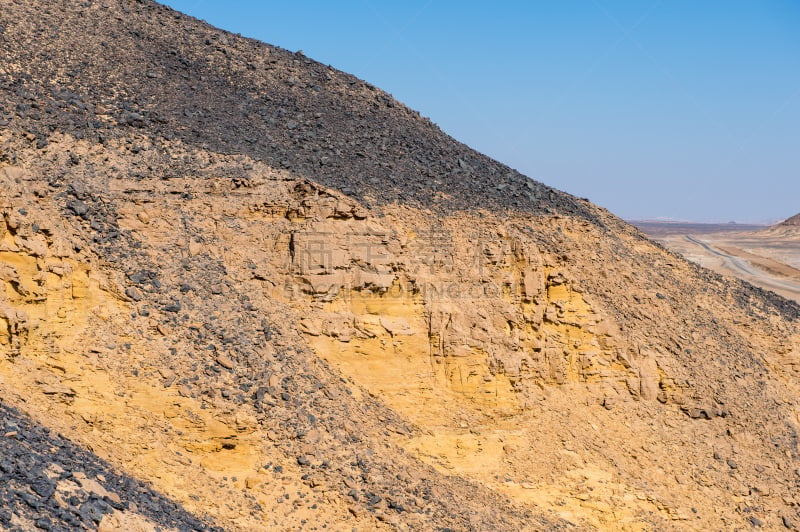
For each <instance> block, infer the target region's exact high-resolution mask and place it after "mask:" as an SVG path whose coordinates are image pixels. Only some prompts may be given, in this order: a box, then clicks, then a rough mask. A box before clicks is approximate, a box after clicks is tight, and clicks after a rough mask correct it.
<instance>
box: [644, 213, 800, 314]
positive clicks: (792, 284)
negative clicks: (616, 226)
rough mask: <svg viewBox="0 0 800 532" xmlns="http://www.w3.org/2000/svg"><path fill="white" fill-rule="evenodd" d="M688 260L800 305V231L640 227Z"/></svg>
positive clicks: (671, 225)
mask: <svg viewBox="0 0 800 532" xmlns="http://www.w3.org/2000/svg"><path fill="white" fill-rule="evenodd" d="M635 225H637V227H639V228H640V229H641V230H642V231H644V232H646V233H647V234H649V235H650V236H651V237H652V238H654V239H655V240H657V241H659V242H661V243H662V244H664V245H665V246H666V247H668V248H669V249H671V250H673V251H675V252H677V253H680V254H681V255H683V256H684V257H686V258H687V259H689V260H691V261H693V262H696V263H698V264H700V265H701V266H704V267H706V268H709V269H712V270H714V271H716V272H718V273H721V274H724V275H733V276H735V277H739V278H740V279H743V280H745V281H747V282H749V283H752V284H754V285H756V286H759V287H761V288H764V289H766V290H771V291H773V292H775V293H777V294H780V295H781V296H783V297H785V298H787V299H792V300H794V301H797V302H800V231H798V230H786V229H785V228H780V229H778V228H765V227H758V226H744V227H743V226H736V225H730V224H725V225H717V224H674V223H641V224H639V223H637V224H635Z"/></svg>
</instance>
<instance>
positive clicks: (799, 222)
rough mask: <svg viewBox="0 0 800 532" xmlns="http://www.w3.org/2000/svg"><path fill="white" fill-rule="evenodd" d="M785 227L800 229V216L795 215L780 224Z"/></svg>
mask: <svg viewBox="0 0 800 532" xmlns="http://www.w3.org/2000/svg"><path fill="white" fill-rule="evenodd" d="M778 225H781V226H784V227H798V226H800V214H795V215H794V216H792V217H791V218H787V219H786V220H784V221H782V222H781V223H780V224H778Z"/></svg>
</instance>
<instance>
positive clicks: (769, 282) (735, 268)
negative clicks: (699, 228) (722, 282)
mask: <svg viewBox="0 0 800 532" xmlns="http://www.w3.org/2000/svg"><path fill="white" fill-rule="evenodd" d="M685 238H686V240H688V241H689V242H691V243H693V244H695V245H697V246H700V247H701V248H703V249H704V250H705V251H707V252H708V253H710V254H712V255H715V256H717V257H720V258H721V259H722V262H723V265H724V266H725V268H727V269H728V270H730V271H731V272H733V273H734V274H736V275H737V276H739V277H742V278H744V279H745V280H749V279H748V277H750V278H752V279H753V280H755V281H757V282H758V284H761V285H764V287H765V288H771V289H773V290H781V291H786V292H789V293H791V294H793V295H794V299H796V300H800V284H798V283H794V282H792V281H788V280H783V279H778V278H776V277H773V276H771V275H769V274H768V273H766V272H764V271H762V270H759V269H758V268H755V267H753V265H751V264H750V263H749V262H748V261H747V260H745V259H742V258H740V257H736V256H734V255H730V254H728V253H725V252H724V251H721V250H719V249H716V248H714V247H712V246H711V245H709V244H708V243H706V242H703V241H702V240H700V239H698V238H695V237H693V236H691V235H686V237H685Z"/></svg>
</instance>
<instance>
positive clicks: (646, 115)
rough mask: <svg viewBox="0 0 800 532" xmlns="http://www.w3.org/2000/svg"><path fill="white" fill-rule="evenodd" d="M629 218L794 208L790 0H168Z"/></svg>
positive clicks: (715, 216) (797, 137)
mask: <svg viewBox="0 0 800 532" xmlns="http://www.w3.org/2000/svg"><path fill="white" fill-rule="evenodd" d="M163 3H165V4H166V5H169V6H171V7H173V8H175V9H178V10H180V11H183V12H185V13H188V14H190V15H193V16H195V17H198V18H201V19H204V20H206V21H208V22H209V23H211V24H213V25H215V26H218V27H221V28H223V29H226V30H230V31H233V32H238V33H241V34H243V35H246V36H248V37H254V38H257V39H260V40H262V41H265V42H269V43H271V44H275V45H278V46H281V47H283V48H287V49H289V50H292V51H295V50H303V52H304V53H305V54H306V55H307V56H309V57H311V58H314V59H316V60H318V61H321V62H323V63H326V64H330V65H332V66H334V67H336V68H338V69H340V70H344V71H347V72H350V73H352V74H355V75H357V76H358V77H360V78H363V79H365V80H367V81H369V82H370V83H373V84H375V85H377V86H379V87H381V88H383V89H384V90H386V91H388V92H390V93H391V94H392V95H393V96H395V97H396V98H397V99H398V100H400V101H402V102H403V103H405V104H407V105H409V106H410V107H413V108H415V109H417V110H419V111H420V112H421V113H422V114H423V115H425V116H428V117H430V118H431V120H433V121H434V122H435V123H436V124H438V125H439V126H440V127H441V128H442V129H444V130H445V131H446V132H447V133H449V134H450V135H452V136H453V137H455V138H457V139H458V140H460V141H462V142H465V143H467V144H469V145H470V146H472V147H474V148H476V149H478V150H479V151H482V152H484V153H486V154H488V155H490V156H492V157H494V158H496V159H498V160H500V161H503V162H504V163H506V164H508V165H510V166H512V167H514V168H516V169H518V170H520V171H521V172H522V173H524V174H526V175H529V176H531V177H533V178H535V179H538V180H540V181H542V182H544V183H547V184H548V185H551V186H554V187H556V188H559V189H562V190H565V191H567V192H570V193H573V194H576V195H579V196H582V197H588V198H589V199H591V200H592V201H594V202H595V203H598V204H600V205H602V206H604V207H606V208H608V209H610V210H611V211H612V212H614V213H616V214H618V215H619V216H622V217H624V218H628V219H644V218H658V217H664V218H673V219H684V220H693V221H729V220H737V221H741V222H745V221H762V222H763V221H771V220H776V219H780V218H785V217H788V216H790V215H793V214H795V213H798V212H800V1H797V0H528V1H525V2H520V1H505V2H503V1H498V2H486V1H473V0H462V1H451V0H406V1H402V2H400V1H394V0H352V1H338V2H333V1H321V0H317V1H312V0H292V1H284V2H270V1H263V0H262V1H246V0H227V1H224V2H222V1H219V2H218V1H211V0H167V1H165V2H163Z"/></svg>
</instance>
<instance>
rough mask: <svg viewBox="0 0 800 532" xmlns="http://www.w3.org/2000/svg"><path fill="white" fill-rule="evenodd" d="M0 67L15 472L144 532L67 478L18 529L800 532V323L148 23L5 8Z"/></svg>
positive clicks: (154, 11) (557, 196) (386, 101)
mask: <svg viewBox="0 0 800 532" xmlns="http://www.w3.org/2000/svg"><path fill="white" fill-rule="evenodd" d="M0 54H2V61H1V62H0V127H2V129H0V182H1V183H2V186H0V212H2V216H1V217H0V220H2V221H0V282H1V283H2V284H0V286H2V288H3V291H0V392H1V393H0V397H2V401H3V405H4V406H3V408H4V410H3V415H4V418H3V419H4V423H5V428H6V432H7V433H12V432H16V433H17V434H15V435H13V436H14V437H8V436H6V439H5V440H4V441H3V445H4V446H5V447H4V449H5V448H8V449H11V451H10V452H19V450H20V449H22V448H25V447H26V446H28V445H30V443H29V441H28V439H29V438H31V439H34V440H36V441H39V440H40V439H41V438H42V437H43V436H41V437H40V436H39V435H41V434H47V432H46V431H47V430H49V431H51V433H54V437H55V435H59V434H60V435H63V436H64V437H66V438H67V439H68V440H69V442H70V443H60V444H61V445H73V446H79V447H81V448H82V449H83V450H79V449H77V448H76V451H75V452H82V453H84V454H83V455H82V456H84V460H85V461H86V463H89V464H90V465H89V466H87V471H86V472H85V473H84V476H88V477H90V479H91V480H93V481H94V482H95V483H98V484H100V485H101V487H103V486H104V488H103V489H106V490H107V491H108V492H110V493H113V494H114V495H113V496H110V495H106V497H108V499H109V500H111V501H112V502H115V504H116V505H117V506H118V507H119V508H115V507H114V506H113V505H111V504H110V503H108V502H107V501H106V500H105V499H102V497H100V498H101V500H104V502H105V503H106V504H107V505H108V506H110V508H106V507H102V508H101V510H105V511H106V513H103V512H102V511H101V512H100V514H101V515H97V512H95V513H94V514H92V515H90V516H89V517H88V518H87V519H83V517H81V515H80V507H81V506H80V504H78V503H81V500H75V501H72V502H75V503H76V504H72V502H71V501H70V499H69V497H64V496H63V495H61V494H60V492H58V490H56V491H54V492H50V490H49V489H46V490H42V489H37V484H36V482H35V480H36V479H41V478H44V477H46V478H47V479H49V480H48V482H50V483H54V482H56V480H55V479H56V478H59V476H60V475H62V473H60V472H59V471H58V469H64V468H65V467H72V466H65V465H63V464H61V465H58V467H55V466H53V465H52V464H51V462H52V460H51V461H50V462H48V461H47V460H46V459H44V458H42V460H41V466H40V467H39V469H38V470H39V473H37V475H34V477H35V478H30V479H29V478H22V477H20V476H19V475H17V476H16V477H13V478H14V479H15V484H14V486H15V488H14V490H16V491H15V492H14V493H13V494H10V495H8V500H9V501H11V502H9V504H8V505H7V507H8V511H7V513H6V514H0V518H2V519H3V526H7V527H17V528H20V529H25V528H30V526H31V524H32V523H35V522H36V520H37V519H44V518H47V519H50V520H51V521H52V522H55V523H57V524H59V526H64V527H67V526H70V523H71V522H72V521H71V520H75V519H82V521H81V522H82V523H83V524H84V526H87V527H89V528H92V527H97V526H100V527H106V529H113V528H108V527H113V523H116V522H120V521H121V520H123V519H128V518H130V519H139V520H140V521H143V522H145V523H147V522H151V523H157V524H159V525H160V526H167V527H173V528H177V529H187V528H188V529H190V528H192V527H194V528H205V527H207V528H212V527H220V528H223V529H226V530H276V529H280V530H283V529H287V530H292V529H295V530H300V529H302V530H314V529H317V530H320V529H324V528H328V529H344V528H347V529H350V528H357V529H361V530H374V529H389V530H391V529H401V530H402V529H410V530H435V529H439V530H446V529H455V530H540V529H558V528H571V527H572V526H573V525H574V526H577V527H579V528H587V529H614V530H617V529H628V530H641V529H709V528H723V529H731V528H744V527H751V526H763V527H769V528H778V527H784V526H785V527H792V526H795V525H800V516H799V515H798V506H797V505H798V503H800V501H798V498H797V492H798V483H800V477H798V475H797V474H796V470H797V468H798V452H800V449H798V439H797V423H798V418H797V413H798V411H800V410H798V407H800V405H799V404H798V401H799V400H800V399H799V398H800V396H799V395H798V391H799V390H798V384H797V383H798V379H797V377H798V370H800V330H798V318H799V317H800V308H798V306H797V305H795V304H793V303H790V302H788V301H786V300H784V299H781V298H780V297H777V296H774V295H771V294H769V293H767V292H764V291H762V290H759V289H757V288H754V287H752V286H750V285H748V284H746V283H742V282H737V281H734V280H731V279H727V278H722V277H720V276H718V275H715V274H713V273H711V272H709V271H707V270H704V269H702V268H699V267H697V266H694V265H692V264H690V263H688V262H686V261H685V260H683V259H681V258H680V257H678V256H676V255H674V254H672V253H670V252H667V251H666V250H665V249H663V248H662V247H660V246H658V245H656V244H654V243H653V242H651V241H650V240H648V239H647V238H645V237H644V236H643V235H642V234H641V233H640V232H638V231H637V230H635V229H634V228H632V227H631V226H629V225H627V224H625V223H624V222H622V221H621V220H619V219H617V218H616V217H614V216H613V215H611V214H610V213H608V212H606V211H604V210H603V209H600V208H598V207H596V206H594V205H592V204H591V203H589V202H587V201H585V200H580V199H577V198H575V197H573V196H570V195H568V194H565V193H562V192H559V191H556V190H554V189H552V188H550V187H547V186H545V185H543V184H541V183H538V182H535V181H532V180H529V179H528V178H526V177H525V176H522V175H520V174H519V173H517V172H515V171H513V170H511V169H509V168H507V167H505V166H503V165H502V164H500V163H498V162H496V161H493V160H491V159H489V158H487V157H485V156H483V155H481V154H479V153H476V152H475V151H473V150H471V149H469V148H468V147H467V146H464V145H463V144H460V143H458V142H456V141H455V140H453V139H451V138H449V137H448V136H447V135H445V134H444V133H443V132H441V131H440V130H439V129H438V128H437V127H436V126H435V125H434V124H432V123H431V122H430V121H429V120H427V119H424V118H422V117H420V116H419V115H418V114H417V113H416V112H414V111H412V110H410V109H408V108H406V107H404V106H403V105H402V104H400V103H399V102H397V101H395V100H394V99H392V98H391V96H389V95H388V94H386V93H384V92H383V91H381V90H379V89H377V88H375V87H373V86H371V85H369V84H367V83H365V82H363V81H360V80H358V79H356V78H354V77H352V76H350V75H347V74H345V73H342V72H339V71H336V70H334V69H332V68H330V67H327V66H324V65H321V64H319V63H317V62H315V61H313V60H312V59H310V58H307V57H305V56H303V55H301V54H295V53H291V52H288V51H286V50H281V49H278V48H275V47H272V46H269V45H267V44H264V43H260V42H257V41H253V40H249V39H245V38H242V37H240V36H235V35H231V34H228V33H225V32H223V31H220V30H217V29H215V28H212V27H210V26H208V25H206V24H205V23H202V22H200V21H197V20H195V19H192V18H189V17H186V16H184V15H181V14H179V13H176V12H174V11H172V10H170V9H167V8H165V7H163V6H160V5H158V4H156V3H153V2H150V1H147V0H141V1H134V0H102V1H101V0H96V1H83V2H77V1H75V2H72V1H65V2H61V3H59V4H58V6H57V7H56V6H54V5H53V4H52V3H50V2H43V1H29V2H10V1H7V2H3V9H2V10H0ZM11 407H13V408H15V409H16V410H10V409H9V408H11ZM6 412H9V414H6ZM23 413H24V414H23ZM19 416H29V418H28V417H24V419H25V420H28V419H29V420H28V421H25V423H28V424H29V425H30V427H31V428H30V429H26V430H23V431H19V430H18V431H15V430H11V429H13V426H12V425H14V426H19V425H20V423H21V422H17V421H14V420H15V419H17V417H19ZM26 426H28V425H26ZM37 438H38V439H37ZM56 439H57V440H58V441H59V442H62V441H63V442H67V440H62V439H60V436H59V438H56ZM89 451H91V453H93V454H91V455H90V453H89ZM92 461H94V462H92ZM9 469H10V470H11V472H9V471H6V468H2V467H0V474H1V475H2V478H0V481H2V482H3V484H0V485H5V484H4V483H5V482H6V481H7V480H8V479H11V478H12V475H14V474H16V473H14V472H15V471H17V469H16V467H15V468H13V469H12V468H10V467H9ZM112 473H113V475H115V476H113V477H112ZM65 478H66V477H65ZM111 478H114V479H116V478H126V479H130V482H132V483H133V482H144V483H145V484H142V486H143V487H142V489H147V490H150V491H148V494H149V495H148V497H149V499H147V500H152V501H158V504H156V503H155V502H153V503H152V504H153V508H155V510H153V511H148V512H143V511H141V512H140V506H141V505H142V504H143V503H142V502H141V501H142V500H143V499H142V498H141V497H140V498H138V499H136V498H134V495H133V490H128V491H125V490H121V489H114V486H112V485H111V484H110V483H109V479H111ZM133 479H136V480H133ZM45 484H47V485H48V486H49V485H50V484H49V483H47V482H46V483H45ZM87 484H88V483H87ZM4 493H5V492H3V491H0V496H6V495H4ZM11 495H13V497H12V496H11ZM81 496H82V497H83V496H86V497H90V498H91V496H90V495H85V494H84V495H81ZM95 499H97V495H95V497H94V499H92V500H95ZM28 500H30V501H31V502H30V503H29V502H28ZM116 501H118V502H116ZM169 504H172V505H177V506H172V507H173V508H178V507H179V508H180V509H176V510H175V517H174V521H170V522H167V521H165V519H166V518H165V517H164V516H163V515H161V514H162V513H166V512H165V511H159V510H158V508H159V506H158V505H169ZM164 507H166V506H164ZM137 512H138V513H137ZM92 516H93V517H92ZM68 517H69V518H68ZM9 523H10V524H9ZM118 528H119V527H118ZM122 529H124V526H123V527H122Z"/></svg>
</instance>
